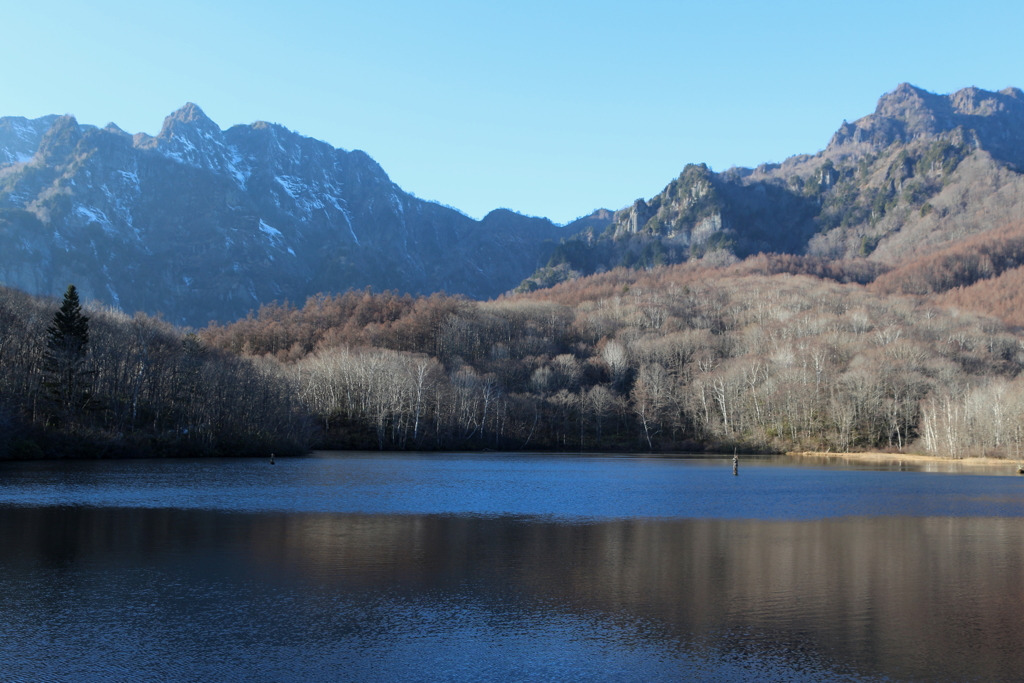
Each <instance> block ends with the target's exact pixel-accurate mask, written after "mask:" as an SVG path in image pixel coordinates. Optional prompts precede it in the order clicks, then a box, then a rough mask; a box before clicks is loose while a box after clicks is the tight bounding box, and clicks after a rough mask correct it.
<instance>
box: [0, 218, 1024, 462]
mask: <svg viewBox="0 0 1024 683" xmlns="http://www.w3.org/2000/svg"><path fill="white" fill-rule="evenodd" d="M1021 233H1022V231H1021V229H1020V228H1015V229H1007V230H1004V231H1001V232H998V231H994V232H992V233H989V234H988V235H987V236H982V237H979V238H977V239H974V240H971V241H965V242H964V243H962V244H960V245H958V246H956V247H954V248H951V249H947V250H946V251H945V252H938V253H936V254H933V255H930V256H927V257H922V258H921V259H918V260H916V261H911V262H908V263H906V264H903V265H902V266H900V267H899V268H895V269H892V268H884V267H880V266H877V265H876V264H872V263H871V262H869V261H865V260H856V261H832V262H823V261H821V260H819V259H815V258H812V257H800V256H778V255H763V254H762V255H758V256H755V257H751V258H749V259H747V260H745V261H743V262H739V263H734V264H731V265H719V266H710V265H707V264H705V263H702V262H700V261H691V262H688V263H683V264H678V265H673V266H662V267H655V268H650V269H646V270H639V269H626V268H618V269H615V270H612V271H609V272H605V273H601V274H597V275H592V276H589V277H585V278H580V279H577V280H573V281H569V282H564V283H561V284H559V285H557V286H555V287H552V288H550V289H543V290H537V291H533V292H529V293H521V294H513V295H507V296H504V297H500V298H498V299H496V300H492V301H485V302H478V301H472V300H468V299H465V298H462V297H458V296H447V295H445V294H434V295H431V296H420V297H412V296H408V295H405V296H402V295H399V294H397V293H395V292H383V293H373V292H371V291H369V290H366V291H349V292H346V293H344V294H337V295H318V296H315V297H311V298H310V299H309V300H308V301H306V302H305V303H304V304H303V305H302V306H301V307H297V306H294V305H292V304H290V303H288V302H284V303H273V304H270V305H265V306H263V307H262V308H261V309H260V310H259V311H256V312H253V313H251V314H250V315H249V316H248V317H247V318H244V319H242V320H238V321H236V322H233V323H230V324H226V325H220V324H215V323H211V324H210V325H209V326H207V327H205V328H203V329H200V330H182V329H179V328H175V327H173V326H171V325H169V324H167V323H165V322H163V321H162V320H160V319H159V318H158V317H156V318H154V317H149V316H146V315H144V314H136V315H134V316H129V315H126V314H124V313H121V312H119V311H116V310H111V309H109V308H103V307H100V306H90V305H85V306H84V308H83V309H82V310H83V311H84V313H83V315H84V316H86V317H88V341H87V343H86V344H82V347H81V349H80V352H79V353H78V356H77V357H76V358H77V360H75V361H74V362H73V363H72V365H74V367H75V369H74V371H73V372H72V373H71V374H70V375H69V374H67V370H66V368H65V369H64V370H60V369H59V368H57V367H56V364H55V359H54V343H55V342H54V337H53V328H54V325H55V324H56V323H55V321H56V320H58V319H59V312H60V311H61V310H64V309H63V306H66V305H67V301H66V299H67V297H65V302H64V303H63V306H62V303H61V302H57V301H54V300H43V299H37V298H34V297H31V296H28V295H26V294H24V293H21V292H18V291H16V290H11V289H0V332H2V336H0V367H2V368H3V373H2V375H0V426H2V427H3V429H2V430H0V431H2V434H3V436H0V457H9V458H10V457H15V458H31V457H56V456H68V457H74V456H83V457H94V456H97V455H98V456H101V457H102V456H111V457H112V456H118V455H183V454H187V455H234V454H237V455H249V454H266V453H267V452H275V451H276V452H277V453H279V454H286V453H301V452H305V451H306V450H308V449H310V448H353V449H383V450H394V449H418V450H435V449H445V450H461V449H472V450H482V449H493V450H534V449H537V450H573V451H577V450H579V451H642V452H649V451H654V452H660V451H699V450H706V449H709V450H727V451H732V449H734V448H736V449H740V450H742V451H746V452H753V451H759V452H766V451H769V452H771V451H787V450H820V451H825V450H831V451H850V450H864V449H884V450H892V451H904V450H912V451H917V452H927V453H932V454H937V455H941V456H946V457H952V458H962V457H967V456H975V455H989V456H997V457H1007V458H1018V457H1019V454H1020V449H1021V441H1022V439H1024V434H1022V433H1021V429H1020V424H1021V420H1022V418H1024V377H1021V376H1020V375H1021V368H1022V366H1024V337H1022V336H1021V335H1020V333H1019V329H1018V328H1017V327H1014V325H1017V324H1019V322H1018V321H1017V319H1016V318H1015V317H1013V316H1014V315H1019V314H1018V313H1016V310H1017V309H1016V307H1010V308H1009V309H1007V310H1005V311H1004V310H1002V309H1000V308H999V307H998V305H997V303H998V302H997V300H996V299H994V298H993V296H992V290H993V288H996V287H999V286H1003V287H1004V288H1005V287H1006V285H1005V283H1004V284H1003V285H1000V283H1001V282H1003V281H1007V278H1010V280H1009V281H1011V282H1016V279H1013V278H1017V279H1019V278H1020V273H1019V272H1018V269H1019V264H1020V253H1021V247H1020V245H1021V240H1020V239H1019V235H1020V234H1021ZM957 250H959V251H957ZM65 365H66V364H65ZM61 372H63V373H64V374H61ZM69 386H70V387H72V388H71V389H68V387H69Z"/></svg>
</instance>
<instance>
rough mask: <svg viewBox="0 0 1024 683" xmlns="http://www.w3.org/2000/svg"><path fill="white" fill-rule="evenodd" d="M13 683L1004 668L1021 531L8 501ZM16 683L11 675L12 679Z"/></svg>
mask: <svg viewBox="0 0 1024 683" xmlns="http://www.w3.org/2000/svg"><path fill="white" fill-rule="evenodd" d="M0 548H2V553H3V554H2V559H0V671H3V672H4V676H7V677H9V678H10V680H101V679H110V680H168V679H174V680H267V681H278V680H312V681H321V680H322V681H329V680H330V681H333V680H360V681H406V680H407V681H421V680H422V681H434V680H437V681H441V680H459V681H468V680H507V681H518V680H547V681H551V680H628V681H658V680H680V679H692V680H728V681H734V680H750V681H761V680H821V681H831V680H880V679H881V678H882V677H885V676H887V677H890V678H896V679H912V680H980V681H1011V680H1015V677H1016V676H1017V672H1019V671H1024V656H1021V654H1020V653H1019V642H1018V638H1019V634H1020V633H1022V632H1024V600H1022V590H1021V580H1022V578H1024V557H1022V555H1024V520H1021V519H1019V518H1012V519H1005V518H918V517H903V518H891V517H866V518H844V519H828V520H817V521H756V520H714V519H704V520H695V519H676V520H652V519H646V520H643V519H633V520H609V521H599V522H588V523H567V522H554V521H542V520H536V519H534V520H530V519H516V518H509V517H467V516H444V515H346V514H309V513H301V514H299V513H289V514H285V513H264V514H247V513H234V512H220V511H202V510H169V509H116V508H115V509H90V508H72V507H48V508H27V507H8V508H0ZM3 680H7V678H4V679H3Z"/></svg>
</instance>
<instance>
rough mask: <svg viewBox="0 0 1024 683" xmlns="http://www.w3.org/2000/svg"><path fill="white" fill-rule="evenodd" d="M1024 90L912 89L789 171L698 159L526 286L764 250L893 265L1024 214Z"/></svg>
mask: <svg viewBox="0 0 1024 683" xmlns="http://www.w3.org/2000/svg"><path fill="white" fill-rule="evenodd" d="M1021 171H1024V92H1022V91H1021V90H1019V89H1017V88H1007V89H1005V90H1002V91H999V92H988V91H985V90H980V89H978V88H966V89H964V90H960V91H958V92H955V93H953V94H951V95H935V94H932V93H929V92H927V91H924V90H921V89H920V88H915V87H914V86H912V85H909V84H902V85H900V86H899V87H898V88H896V90H894V91H893V92H891V93H887V94H886V95H884V96H882V98H881V99H880V100H879V101H878V106H877V107H876V109H875V112H874V113H873V114H870V115H868V116H865V117H863V118H861V119H858V120H857V121H854V122H853V123H847V122H845V121H844V122H843V124H842V126H841V127H840V128H839V130H838V131H837V132H836V133H835V135H834V136H833V137H832V140H831V142H830V143H829V144H828V146H827V147H826V148H825V149H824V150H822V151H821V152H818V153H817V154H813V155H812V154H801V155H797V156H794V157H791V158H789V159H787V160H786V161H785V162H783V163H781V164H763V165H761V166H759V167H757V168H755V169H749V168H732V169H729V170H727V171H724V172H722V173H714V172H712V171H711V170H710V169H708V168H707V167H706V166H704V165H689V166H687V167H686V168H685V169H684V170H683V172H682V173H681V174H680V175H679V177H678V178H676V179H675V180H673V181H672V182H671V183H669V184H668V186H667V187H666V188H665V189H664V190H662V191H661V192H660V193H659V194H657V195H655V196H654V197H652V198H651V199H649V200H643V199H639V200H637V201H636V202H634V203H633V204H632V205H631V206H628V207H626V208H624V209H621V210H620V211H616V212H615V213H614V216H613V219H612V222H611V225H610V227H607V228H604V229H603V230H598V229H596V228H595V227H593V226H588V227H587V228H586V229H585V230H582V231H581V232H579V233H578V234H577V235H575V236H574V237H573V238H570V239H569V240H567V241H566V242H565V243H564V244H562V245H560V246H559V247H558V248H557V249H556V250H555V251H554V252H553V254H552V257H551V259H550V260H549V262H548V264H547V266H546V267H545V268H543V269H540V270H539V271H538V272H537V273H535V274H534V275H533V276H532V277H531V278H530V279H528V280H527V281H525V282H524V283H523V284H522V285H521V288H523V289H531V288H534V287H537V286H546V285H550V284H552V283H554V282H557V281H559V280H562V279H566V278H570V277H575V276H577V275H580V274H588V273H592V272H595V271H599V270H603V269H607V268H612V267H615V266H621V265H625V266H633V267H648V266H652V265H657V264H659V263H672V262H680V261H685V260H687V259H691V258H701V257H709V258H714V259H716V261H720V262H728V260H729V259H735V258H742V257H745V256H748V255H750V254H755V253H757V252H761V251H763V252H784V253H797V254H809V255H816V256H821V257H824V258H857V257H865V258H869V259H873V260H877V261H881V262H883V263H890V264H892V263H897V262H899V261H900V260H901V259H903V258H905V257H908V256H911V255H918V254H921V253H925V252H928V251H931V250H934V249H937V248H941V247H942V246H943V245H945V244H948V243H949V242H950V241H952V240H956V239H961V238H963V237H965V236H967V235H970V234H973V233H977V232H982V231H984V230H988V229H991V228H997V227H1000V226H1001V225H1004V224H1005V223H1008V222H1011V221H1019V220H1021V217H1022V216H1024V176H1022V175H1021Z"/></svg>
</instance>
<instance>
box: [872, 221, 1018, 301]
mask: <svg viewBox="0 0 1024 683" xmlns="http://www.w3.org/2000/svg"><path fill="white" fill-rule="evenodd" d="M1021 265H1024V224H1013V225H1007V226H1005V227H1003V228H999V229H997V230H992V231H989V232H985V233H981V234H980V235H974V236H973V237H970V238H968V239H966V240H963V241H962V242H957V243H956V244H953V245H952V246H949V247H946V248H945V249H942V250H940V251H937V252H934V253H932V254H928V255H927V256H921V257H919V258H916V259H913V260H911V261H910V262H908V263H906V264H904V265H902V266H900V267H898V268H896V269H895V270H892V271H890V272H888V273H885V274H884V275H880V276H879V277H878V278H877V279H876V280H875V281H874V282H873V283H872V285H871V289H872V290H873V291H875V292H878V293H879V294H918V295H926V294H939V293H942V292H946V291H949V290H952V289H954V288H957V287H970V286H971V285H973V284H974V283H976V282H979V281H981V280H987V279H989V278H993V277H998V276H999V275H1000V274H1002V273H1004V272H1006V271H1008V270H1012V269H1014V268H1017V267H1018V266H1021Z"/></svg>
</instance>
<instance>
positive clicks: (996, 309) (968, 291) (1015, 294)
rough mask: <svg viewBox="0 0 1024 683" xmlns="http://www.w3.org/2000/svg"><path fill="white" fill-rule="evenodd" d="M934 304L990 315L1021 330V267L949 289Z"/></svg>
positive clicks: (1023, 320) (1023, 301)
mask: <svg viewBox="0 0 1024 683" xmlns="http://www.w3.org/2000/svg"><path fill="white" fill-rule="evenodd" d="M934 301H935V302H936V303H937V304H938V305H940V306H945V307H956V308H959V309H962V310H965V311H972V312H974V313H977V314H981V315H991V316H994V317H997V318H1000V319H1001V320H1002V321H1003V322H1005V323H1006V324H1007V325H1012V326H1014V327H1024V266H1022V267H1019V268H1014V269H1012V270H1008V271H1006V272H1004V273H1002V274H1001V275H999V276H998V277H994V278H991V279H988V280H980V281H979V282H975V283H974V284H973V285H971V286H969V287H957V288H956V289H951V290H949V291H948V292H945V293H943V294H940V295H938V296H937V297H935V299H934Z"/></svg>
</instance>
